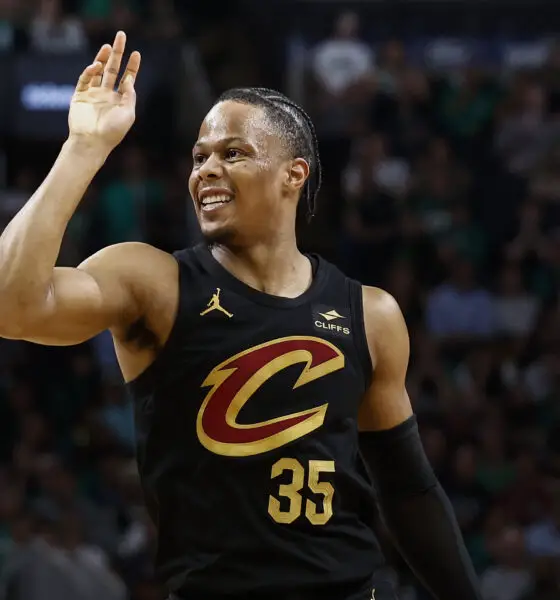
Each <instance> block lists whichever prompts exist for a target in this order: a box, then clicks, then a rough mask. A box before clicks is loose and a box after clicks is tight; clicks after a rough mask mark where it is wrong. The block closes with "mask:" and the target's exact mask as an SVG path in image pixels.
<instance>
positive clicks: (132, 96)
mask: <svg viewBox="0 0 560 600" xmlns="http://www.w3.org/2000/svg"><path fill="white" fill-rule="evenodd" d="M122 98H123V104H130V103H134V102H136V90H135V89H134V76H133V75H131V74H130V73H128V74H127V75H126V76H125V78H124V80H123V82H122Z"/></svg>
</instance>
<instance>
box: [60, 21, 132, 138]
mask: <svg viewBox="0 0 560 600" xmlns="http://www.w3.org/2000/svg"><path fill="white" fill-rule="evenodd" d="M125 47H126V35H125V34H124V33H123V32H122V31H119V32H118V33H117V35H116V37H115V41H114V43H113V46H112V47H111V46H110V45H109V44H106V45H104V46H103V47H102V48H101V49H100V50H99V52H98V53H97V56H96V57H95V61H94V62H93V63H92V64H91V65H89V66H88V67H87V68H86V69H85V70H84V71H83V73H82V74H81V76H80V79H79V81H78V85H77V86H76V91H75V93H74V96H73V97H72V102H71V104H70V113H69V116H68V124H69V127H70V135H71V136H79V137H80V138H86V139H87V140H88V141H91V142H92V143H102V144H104V145H106V146H107V147H109V148H110V149H112V148H114V147H115V146H116V145H117V144H119V143H120V142H121V141H122V139H123V138H124V136H125V135H126V134H127V133H128V131H129V129H130V128H131V127H132V124H133V123H134V119H135V114H136V113H135V109H136V93H135V90H134V82H135V80H136V76H137V75H138V70H139V69H140V54H139V53H138V52H133V53H132V54H131V55H130V58H129V60H128V64H127V66H126V69H125V72H124V74H123V76H122V78H121V80H120V82H119V86H118V89H117V90H115V87H116V82H117V77H118V74H119V71H120V67H121V62H122V58H123V54H124V50H125Z"/></svg>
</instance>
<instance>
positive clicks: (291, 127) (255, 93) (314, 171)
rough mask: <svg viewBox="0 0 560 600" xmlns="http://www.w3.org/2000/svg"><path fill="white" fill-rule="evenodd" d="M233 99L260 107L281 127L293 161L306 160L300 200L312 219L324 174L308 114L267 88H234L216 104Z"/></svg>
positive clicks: (281, 95)
mask: <svg viewBox="0 0 560 600" xmlns="http://www.w3.org/2000/svg"><path fill="white" fill-rule="evenodd" d="M224 100H232V101H234V102H240V103H242V104H250V105H252V106H259V107H261V108H262V109H263V110H264V111H265V112H266V115H267V116H268V117H269V119H270V120H271V122H272V123H273V124H274V125H275V126H276V127H277V128H278V130H279V132H280V135H281V137H282V139H283V140H284V141H285V142H286V144H287V146H288V148H289V151H290V153H291V154H292V157H293V158H303V159H304V160H305V161H307V164H308V165H309V177H308V178H307V181H306V182H305V185H304V187H303V190H302V194H301V197H302V198H303V199H304V200H305V202H306V204H307V218H308V220H311V219H312V218H313V217H314V216H315V212H316V210H317V194H318V193H319V189H320V187H321V182H322V171H321V160H320V157H319V143H318V141H317V135H316V133H315V127H314V125H313V122H312V121H311V118H310V117H309V115H308V114H307V113H306V112H305V111H304V110H303V108H301V106H299V105H298V104H296V103H295V102H292V100H290V99H289V98H288V97H286V96H284V95H283V94H281V93H280V92H277V91H275V90H271V89H268V88H260V87H247V88H234V89H231V90H228V91H227V92H224V93H223V94H222V95H221V96H220V97H219V98H218V100H217V101H216V104H218V103H219V102H223V101H224Z"/></svg>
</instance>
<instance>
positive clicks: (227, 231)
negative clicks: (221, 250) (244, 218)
mask: <svg viewBox="0 0 560 600" xmlns="http://www.w3.org/2000/svg"><path fill="white" fill-rule="evenodd" d="M236 234H237V232H236V231H235V230H234V229H233V227H202V237H203V238H204V241H205V242H206V243H207V244H208V245H209V246H213V245H223V246H228V245H230V244H232V243H233V241H234V240H235V238H236Z"/></svg>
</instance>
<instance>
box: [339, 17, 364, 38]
mask: <svg viewBox="0 0 560 600" xmlns="http://www.w3.org/2000/svg"><path fill="white" fill-rule="evenodd" d="M359 27H360V21H359V19H358V15H357V14H356V13H353V12H345V13H342V14H341V15H340V16H339V17H338V19H337V21H336V24H335V35H336V37H338V38H343V39H351V38H353V37H356V36H357V35H358V30H359Z"/></svg>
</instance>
